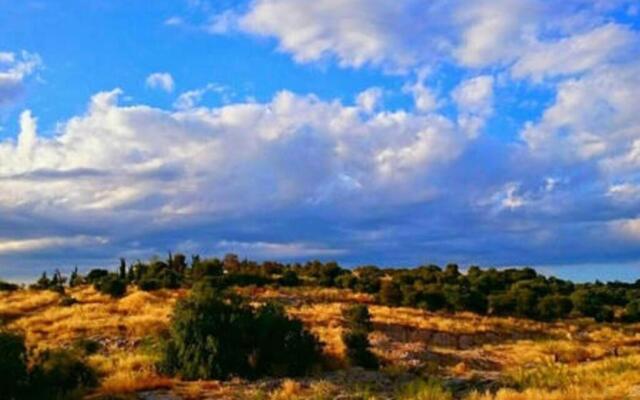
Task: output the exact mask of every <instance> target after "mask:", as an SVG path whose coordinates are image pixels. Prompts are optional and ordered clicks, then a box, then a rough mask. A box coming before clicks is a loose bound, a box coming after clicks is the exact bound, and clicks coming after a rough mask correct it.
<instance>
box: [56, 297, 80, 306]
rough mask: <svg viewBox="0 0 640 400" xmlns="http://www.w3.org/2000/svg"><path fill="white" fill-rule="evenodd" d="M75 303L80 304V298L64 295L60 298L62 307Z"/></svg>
mask: <svg viewBox="0 0 640 400" xmlns="http://www.w3.org/2000/svg"><path fill="white" fill-rule="evenodd" d="M74 304H78V300H76V299H75V298H73V297H71V296H64V297H62V298H61V299H60V306H62V307H71V306H72V305H74Z"/></svg>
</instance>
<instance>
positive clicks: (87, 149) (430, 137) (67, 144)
mask: <svg viewBox="0 0 640 400" xmlns="http://www.w3.org/2000/svg"><path fill="white" fill-rule="evenodd" d="M120 94H121V91H120V90H114V91H112V92H105V93H99V94H97V95H95V96H94V97H93V99H92V101H91V104H90V106H89V109H88V112H87V113H86V114H85V115H82V116H78V117H74V118H72V119H70V120H69V121H68V122H66V123H65V124H63V125H61V126H60V131H59V132H58V134H57V135H55V136H53V137H41V136H38V135H37V132H36V125H35V122H34V120H33V119H32V117H31V116H30V114H29V113H28V112H25V113H24V114H23V118H22V131H21V133H20V135H19V140H18V143H14V142H13V141H11V140H4V141H2V142H0V159H2V160H3V162H2V163H1V164H0V181H1V182H2V186H3V188H4V190H2V191H0V209H2V210H7V212H9V211H8V210H16V209H21V210H30V212H42V213H44V214H47V212H49V211H50V210H53V209H55V210H56V214H57V215H65V216H67V215H69V214H82V215H104V216H106V215H109V216H110V217H109V218H116V217H115V216H116V215H120V214H121V215H122V216H123V218H125V217H126V216H130V215H148V216H151V218H152V220H156V221H161V220H165V219H167V218H168V219H171V218H174V217H177V216H189V215H193V216H196V215H202V214H214V215H216V214H220V213H227V212H234V213H245V212H251V211H252V210H257V209H260V208H261V207H264V206H265V205H269V207H284V206H286V205H291V204H300V203H304V202H309V203H310V204H311V203H313V202H315V201H317V200H318V199H319V198H323V199H326V197H327V196H333V197H334V200H335V199H339V198H340V197H343V196H374V197H378V198H380V199H392V201H394V202H403V201H415V200H416V199H417V198H421V196H424V195H425V193H427V192H428V190H429V184H428V177H429V176H430V174H431V172H432V169H434V168H437V167H438V166H439V165H444V164H446V163H447V162H450V161H452V160H454V159H455V158H456V157H457V156H458V155H459V154H460V153H461V151H463V149H464V148H465V147H466V145H467V144H468V141H469V139H467V138H466V136H465V135H464V134H462V133H460V132H458V131H457V128H456V125H455V123H453V122H451V121H449V120H448V119H446V118H445V117H443V116H437V115H429V116H420V115H414V114H410V113H406V112H395V113H389V112H372V113H370V114H363V113H362V112H360V109H359V107H355V106H344V105H342V104H340V103H339V102H337V101H331V102H325V101H321V100H319V99H317V98H316V97H314V96H298V95H295V94H293V93H290V92H281V93H279V94H277V95H276V96H275V97H274V98H273V100H272V101H270V102H268V103H264V104H261V103H238V104H231V105H228V106H223V107H219V108H212V109H208V108H188V109H184V110H181V111H177V112H170V111H165V110H161V109H156V108H151V107H147V106H131V107H121V106H118V104H117V99H118V96H119V95H120ZM27 153H28V156H26V155H25V154H27ZM35 183H37V184H35ZM416 185H419V186H421V189H420V190H416V189H415V187H416ZM330 188H334V189H330ZM391 188H393V190H391ZM393 191H395V193H394V195H393V196H391V195H390V194H391V193H392V192H393ZM87 213H88V214H87Z"/></svg>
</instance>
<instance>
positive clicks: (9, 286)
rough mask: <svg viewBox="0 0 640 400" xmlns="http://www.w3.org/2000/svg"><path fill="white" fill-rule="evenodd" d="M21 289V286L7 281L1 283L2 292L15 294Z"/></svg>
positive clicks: (0, 290)
mask: <svg viewBox="0 0 640 400" xmlns="http://www.w3.org/2000/svg"><path fill="white" fill-rule="evenodd" d="M19 288H20V286H18V285H16V284H13V283H9V282H5V281H0V292H14V291H16V290H18V289H19Z"/></svg>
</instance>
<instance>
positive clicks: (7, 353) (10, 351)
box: [0, 332, 28, 399]
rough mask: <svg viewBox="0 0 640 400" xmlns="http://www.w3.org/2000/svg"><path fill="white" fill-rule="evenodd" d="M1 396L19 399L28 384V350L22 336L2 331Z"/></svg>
mask: <svg viewBox="0 0 640 400" xmlns="http://www.w3.org/2000/svg"><path fill="white" fill-rule="evenodd" d="M0 354H1V356H0V357H1V358H0V398H3V399H18V398H20V396H21V394H22V391H23V390H24V388H25V385H26V384H27V378H28V374H27V350H26V347H25V345H24V339H23V338H22V336H19V335H16V334H13V333H8V332H0Z"/></svg>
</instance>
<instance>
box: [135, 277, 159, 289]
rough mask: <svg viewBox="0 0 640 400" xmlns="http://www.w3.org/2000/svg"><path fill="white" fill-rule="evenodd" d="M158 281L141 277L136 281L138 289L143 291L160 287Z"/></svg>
mask: <svg viewBox="0 0 640 400" xmlns="http://www.w3.org/2000/svg"><path fill="white" fill-rule="evenodd" d="M160 287H161V285H160V281H158V280H157V279H154V278H146V277H145V278H142V279H141V280H140V281H138V288H139V289H140V290H144V291H145V292H152V291H154V290H158V289H160Z"/></svg>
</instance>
